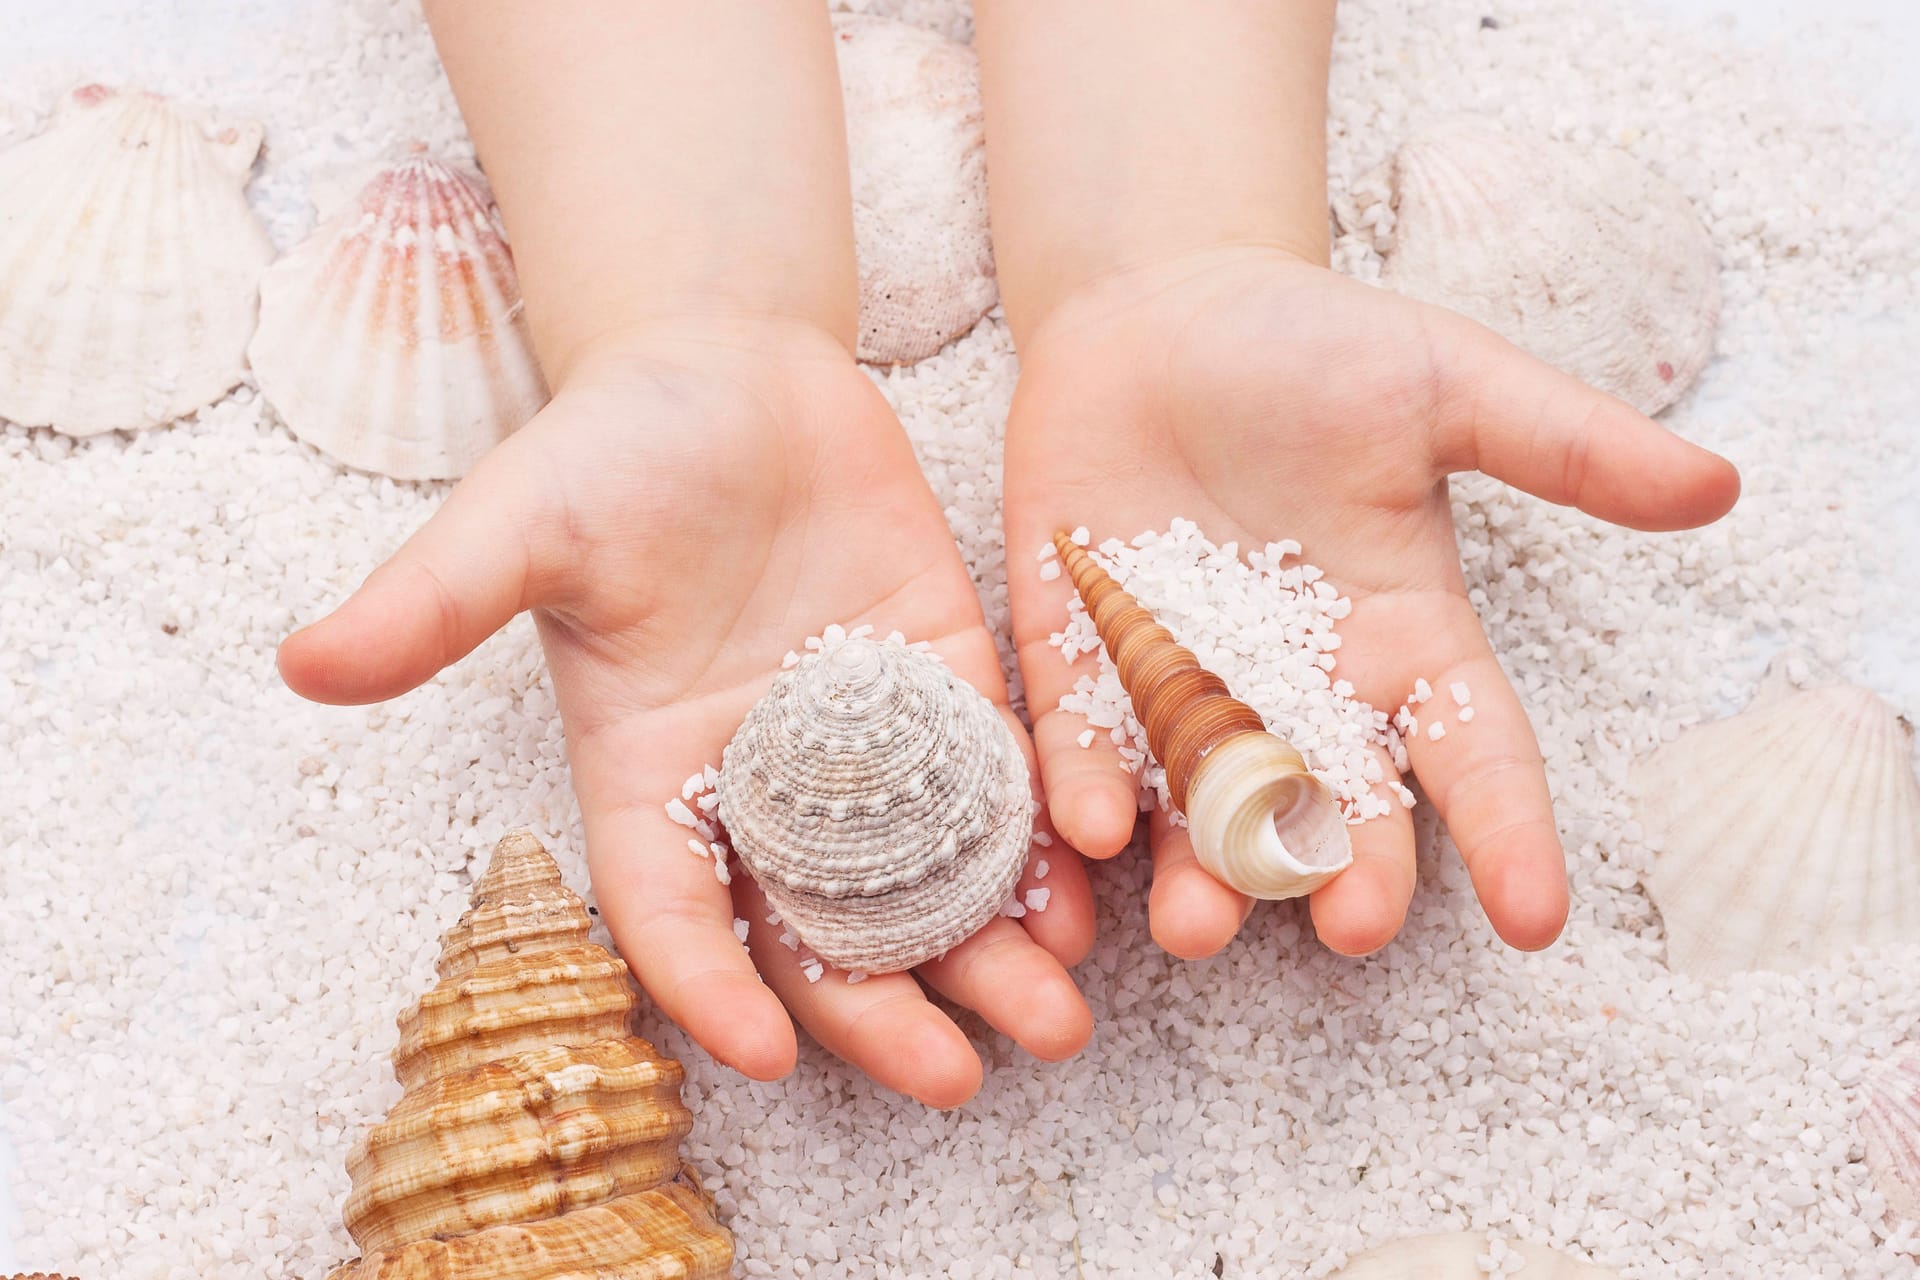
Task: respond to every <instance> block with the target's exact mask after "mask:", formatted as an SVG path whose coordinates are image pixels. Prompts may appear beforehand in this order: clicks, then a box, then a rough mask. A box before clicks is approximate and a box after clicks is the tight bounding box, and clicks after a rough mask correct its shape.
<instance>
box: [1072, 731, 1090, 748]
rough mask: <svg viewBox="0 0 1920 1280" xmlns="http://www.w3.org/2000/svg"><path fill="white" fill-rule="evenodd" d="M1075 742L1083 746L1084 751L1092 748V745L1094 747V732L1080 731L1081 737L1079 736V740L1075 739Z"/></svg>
mask: <svg viewBox="0 0 1920 1280" xmlns="http://www.w3.org/2000/svg"><path fill="white" fill-rule="evenodd" d="M1074 741H1075V742H1078V743H1079V744H1080V746H1081V747H1082V748H1083V749H1084V748H1086V747H1090V746H1092V745H1093V730H1091V729H1082V730H1081V731H1080V736H1079V737H1078V738H1075V739H1074Z"/></svg>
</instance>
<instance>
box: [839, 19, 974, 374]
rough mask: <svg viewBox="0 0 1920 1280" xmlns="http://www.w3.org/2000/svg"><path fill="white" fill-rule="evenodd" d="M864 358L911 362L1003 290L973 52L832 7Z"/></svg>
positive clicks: (956, 332) (963, 326) (965, 325)
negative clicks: (990, 221)
mask: <svg viewBox="0 0 1920 1280" xmlns="http://www.w3.org/2000/svg"><path fill="white" fill-rule="evenodd" d="M833 25H834V33H835V40H834V45H835V47H836V48H837V49H838V50H839V54H840V86H841V92H842V94H843V95H844V98H845V107H846V116H847V160H848V165H849V168H850V171H851V176H852V181H853V238H854V251H855V254H856V256H857V257H858V259H859V265H860V338H859V345H858V351H859V355H860V358H861V359H862V360H869V361H873V362H875V363H878V364H903V363H909V362H911V361H914V360H920V359H923V358H925V357H927V356H930V355H932V354H933V353H934V352H936V351H938V350H939V349H940V348H941V347H943V346H945V345H946V344H947V343H948V342H949V341H951V340H952V339H954V338H957V337H959V336H960V335H961V334H963V333H965V332H966V331H967V330H968V329H971V328H972V327H973V326H974V324H975V323H976V322H977V321H978V320H979V319H980V317H981V316H983V315H985V314H986V313H987V312H988V311H989V310H990V309H991V308H992V307H993V304H994V303H995V302H997V301H998V300H999V290H998V288H997V286H996V284H995V282H994V275H993V242H992V238H991V236H990V235H989V234H988V230H987V156H986V136H985V132H984V129H983V124H982V121H983V116H982V112H981V107H980V72H979V63H978V61H977V60H976V59H975V57H974V54H973V50H972V49H970V48H968V47H967V46H966V45H963V44H956V43H955V42H953V41H951V40H945V39H942V38H941V37H939V36H937V35H934V34H933V33H931V32H929V31H925V30H922V29H921V28H919V27H915V26H911V25H909V24H907V23H904V22H896V21H894V20H892V19H890V18H870V17H864V16H860V15H853V14H836V15H835V16H834V19H833Z"/></svg>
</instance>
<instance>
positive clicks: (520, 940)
mask: <svg viewBox="0 0 1920 1280" xmlns="http://www.w3.org/2000/svg"><path fill="white" fill-rule="evenodd" d="M589 925H590V921H589V920H588V917H587V911H586V907H585V906H584V905H583V904H582V903H581V901H580V899H579V898H578V897H576V896H575V895H574V894H573V893H571V892H570V891H569V890H568V889H567V888H566V887H565V886H564V885H562V884H561V882H560V870H559V868H558V867H557V866H555V865H554V862H553V859H552V858H551V857H549V856H548V855H547V852H546V850H545V849H543V848H541V847H540V843H539V841H537V840H535V839H534V838H533V837H532V836H531V835H529V834H527V833H526V832H516V833H514V834H512V835H509V836H508V837H507V838H506V839H504V840H502V841H501V842H500V845H499V847H498V848H496V849H495V850H494V854H493V861H492V862H491V863H490V864H489V865H488V867H487V870H486V874H485V875H483V876H482V877H481V878H480V880H479V881H478V883H476V884H475V885H474V890H473V900H472V906H471V907H470V908H469V909H468V911H467V913H466V914H465V915H464V916H462V917H461V918H460V922H459V923H458V924H456V925H455V926H454V927H453V928H452V929H451V930H450V931H449V932H448V933H447V935H446V937H445V939H444V941H443V943H442V947H441V952H440V962H439V966H438V968H439V974H440V983H439V985H438V986H436V987H435V988H434V989H433V990H432V991H431V992H429V993H428V994H427V995H426V996H425V997H423V998H422V999H421V1000H420V1001H419V1003H417V1004H416V1005H415V1006H413V1007H412V1008H410V1009H409V1010H407V1012H406V1013H405V1014H403V1015H402V1016H401V1019H400V1045H399V1047H398V1048H397V1049H396V1050H395V1052H394V1067H395V1071H396V1074H398V1075H399V1077H400V1079H401V1081H402V1082H403V1084H404V1085H405V1090H404V1092H403V1093H402V1095H401V1098H400V1101H399V1102H398V1103H396V1104H395V1105H394V1108H393V1110H392V1111H391V1112H389V1113H388V1115H387V1118H386V1119H385V1120H383V1121H381V1122H380V1123H379V1124H377V1125H375V1126H374V1127H373V1129H372V1130H371V1131H370V1132H369V1133H368V1134H367V1135H366V1136H365V1137H364V1138H362V1139H361V1140H360V1141H359V1142H358V1143H357V1144H356V1145H355V1146H354V1148H353V1151H352V1153H351V1154H350V1155H349V1156H348V1157H347V1172H348V1174H349V1175H350V1176H351V1177H352V1180H353V1192H352V1194H351V1195H350V1196H349V1197H348V1199H347V1205H346V1213H345V1218H346V1225H347V1231H348V1233H349V1234H350V1235H352V1236H353V1239H354V1242H355V1243H356V1244H358V1245H359V1246H360V1248H361V1249H362V1250H364V1251H365V1252H364V1256H363V1257H360V1258H357V1259H355V1260H353V1261H352V1262H349V1263H346V1264H344V1265H343V1266H341V1267H339V1268H337V1269H336V1270H335V1271H334V1272H333V1273H332V1275H331V1276H330V1277H329V1280H556V1278H558V1277H573V1276H587V1275H607V1276H614V1275H623V1276H624V1275H632V1276H658V1277H669V1276H671V1277H676V1278H678V1280H715V1278H717V1277H721V1276H726V1275H728V1274H730V1272H731V1268H732V1263H733V1241H732V1237H731V1236H730V1235H729V1234H728V1233H727V1230H726V1228H724V1227H722V1226H721V1225H720V1224H719V1223H718V1222H717V1221H715V1219H714V1217H713V1206H712V1203H711V1202H710V1201H709V1200H708V1198H707V1197H706V1195H705V1193H704V1192H703V1191H702V1190H701V1189H700V1184H699V1182H698V1180H697V1179H695V1177H694V1176H693V1174H692V1172H691V1170H689V1169H687V1168H686V1167H685V1165H684V1164H683V1163H682V1161H681V1157H680V1141H681V1139H682V1138H684V1137H685V1136H686V1134H687V1132H688V1131H689V1130H690V1129H691V1128H692V1125H693V1117H692V1115H691V1114H690V1113H689V1112H688V1111H687V1108H686V1107H685V1106H684V1105H682V1103H681V1101H680V1085H681V1081H682V1079H683V1078H684V1074H685V1073H684V1072H683V1071H682V1069H681V1067H680V1064H679V1063H677V1062H675V1061H673V1060H672V1059H671V1058H668V1057H665V1056H663V1055H662V1054H661V1053H660V1052H659V1050H657V1049H655V1048H654V1047H653V1046H652V1045H651V1044H649V1043H647V1042H646V1041H645V1040H642V1039H639V1038H638V1037H636V1036H633V1035H632V1034H630V1029H629V1026H628V1023H629V1020H630V1018H631V1015H632V1012H633V1009H634V1007H635V1005H636V1004H637V1002H638V1001H637V997H636V996H635V994H634V991H633V988H632V986H631V984H630V983H629V981H628V978H627V969H626V966H625V965H624V964H622V963H621V962H620V961H619V960H618V959H616V958H615V957H613V956H612V955H610V954H609V953H608V952H607V951H606V950H605V949H604V948H601V947H599V946H596V945H594V944H593V943H591V942H589V941H587V933H588V929H589Z"/></svg>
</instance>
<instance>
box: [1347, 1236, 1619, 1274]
mask: <svg viewBox="0 0 1920 1280" xmlns="http://www.w3.org/2000/svg"><path fill="white" fill-rule="evenodd" d="M1488 1248H1489V1246H1488V1243H1487V1237H1486V1236H1485V1234H1483V1233H1480V1232H1472V1231H1463V1232H1460V1233H1458V1234H1449V1235H1430V1236H1410V1237H1408V1238H1407V1239H1404V1240H1396V1241H1394V1242H1393V1243H1392V1244H1386V1245H1381V1246H1380V1247H1379V1248H1377V1249H1369V1250H1368V1251H1367V1252H1365V1253H1363V1254H1361V1255H1360V1256H1359V1257H1357V1258H1355V1259H1354V1260H1353V1261H1351V1262H1349V1263H1348V1264H1347V1265H1346V1266H1345V1267H1343V1268H1342V1269H1340V1270H1339V1271H1336V1272H1334V1273H1333V1280H1487V1270H1486V1268H1485V1267H1483V1266H1482V1265H1481V1264H1480V1259H1481V1258H1482V1257H1484V1256H1486V1254H1487V1252H1488ZM1507 1256H1509V1257H1515V1256H1517V1257H1519V1258H1520V1259H1521V1261H1522V1263H1523V1265H1522V1266H1521V1268H1520V1270H1519V1271H1517V1272H1504V1273H1503V1272H1498V1271H1496V1272H1495V1273H1494V1274H1496V1275H1499V1274H1508V1275H1514V1276H1518V1277H1520V1280H1619V1277H1618V1276H1617V1275H1615V1273H1614V1272H1611V1271H1608V1270H1606V1269H1604V1268H1602V1267H1596V1266H1594V1265H1593V1264H1592V1263H1590V1262H1582V1261H1581V1260H1580V1259H1578V1258H1574V1257H1570V1256H1569V1255H1567V1254H1564V1253H1560V1252H1558V1251H1556V1250H1553V1249H1547V1248H1543V1247H1541V1246H1540V1245H1535V1244H1513V1245H1509V1246H1507Z"/></svg>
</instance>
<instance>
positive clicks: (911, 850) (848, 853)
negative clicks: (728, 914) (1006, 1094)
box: [719, 638, 1033, 973]
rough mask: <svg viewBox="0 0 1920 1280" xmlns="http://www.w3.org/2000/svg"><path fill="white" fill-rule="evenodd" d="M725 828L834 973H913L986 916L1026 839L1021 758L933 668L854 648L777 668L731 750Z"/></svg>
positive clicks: (853, 643) (724, 772) (860, 645)
mask: <svg viewBox="0 0 1920 1280" xmlns="http://www.w3.org/2000/svg"><path fill="white" fill-rule="evenodd" d="M719 792H720V819H721V821H722V822H723V823H725V824H726V828H727V836H728V839H729V840H730V841H731V842H732V845H733V849H734V852H736V853H738V854H739V855H740V859H741V861H742V862H743V863H745V865H746V867H747V870H748V871H749V872H751V873H752V875H753V878H754V879H755V880H756V881H758V882H759V885H760V888H761V889H762V890H763V891H764V892H765V893H766V895H767V900H768V901H769V902H771V903H772V904H773V906H774V909H775V910H777V911H778V912H779V913H780V916H781V918H782V919H783V920H785V921H786V922H787V924H788V925H789V926H791V927H792V929H793V931H794V932H795V934H797V935H798V936H799V937H800V939H801V940H802V941H804V942H805V943H806V944H807V945H808V946H810V947H812V948H813V950H814V951H815V952H816V953H817V954H818V955H819V956H820V957H821V958H822V959H824V960H826V961H827V962H828V963H829V964H834V965H838V966H840V967H841V968H844V969H848V970H856V971H860V972H864V973H891V972H895V971H898V970H901V969H910V968H912V967H913V966H914V965H917V964H920V963H922V962H924V961H926V960H930V959H932V958H933V957H934V956H937V955H939V954H941V953H942V952H945V951H946V950H948V949H949V948H950V947H952V946H953V945H954V944H955V943H957V942H960V941H961V940H962V939H964V938H966V937H968V936H970V935H971V934H973V933H974V932H976V931H977V930H978V929H979V928H980V927H981V926H982V925H984V924H986V923H987V922H988V921H989V920H991V919H992V918H993V917H994V915H995V914H996V913H997V912H998V911H999V909H1000V907H1001V906H1002V905H1003V904H1004V903H1005V902H1006V901H1007V898H1008V895H1009V894H1011V893H1012V891H1013V886H1014V883H1015V881H1017V880H1018V879H1019V877H1020V871H1021V868H1022V867H1023V866H1024V865H1025V863H1026V856H1027V847H1028V845H1029V843H1030V841H1031V839H1032V835H1033V801H1032V792H1031V790H1030V787H1029V783H1028V777H1027V762H1026V757H1025V756H1024V755H1022V754H1021V750H1020V744H1019V742H1018V741H1017V740H1016V739H1015V738H1014V736H1013V732H1012V730H1010V729H1009V728H1008V727H1007V722H1006V721H1005V720H1004V719H1003V718H1002V717H1001V715H1000V713H999V711H998V710H997V709H996V708H995V707H994V705H993V704H992V703H991V702H989V701H987V699H986V698H984V697H982V696H981V695H980V694H979V693H978V692H977V691H975V690H974V689H973V688H972V687H970V686H969V685H967V684H966V683H965V682H964V681H962V680H960V679H959V678H958V677H956V676H955V675H954V674H953V673H952V672H951V671H949V670H947V668H946V667H945V666H944V665H942V664H941V663H940V662H939V661H938V660H937V659H935V658H933V657H931V656H929V655H927V654H925V653H922V652H920V651H918V650H915V649H912V648H910V647H908V646H906V645H902V644H897V643H893V642H890V641H879V640H869V639H862V638H854V639H848V640H845V641H842V642H840V643H839V644H837V645H833V644H830V645H828V646H827V647H825V648H823V649H822V650H821V651H819V652H817V653H812V654H809V655H807V656H806V657H805V658H802V659H801V660H800V662H799V663H798V664H796V665H795V666H793V667H792V668H790V669H789V670H787V671H785V672H782V673H781V675H780V676H779V678H778V679H776V680H775V681H774V684H773V687H772V688H771V689H770V690H768V692H767V694H766V696H765V697H763V698H762V699H761V700H760V701H759V702H758V703H756V704H755V705H754V707H753V710H752V711H751V712H749V713H748V715H747V718H746V720H745V721H744V722H743V723H742V724H741V726H740V729H739V731H738V732H737V733H735V734H734V737H733V741H731V742H730V743H728V744H727V749H726V752H725V754H724V755H723V757H722V763H721V769H720V784H719Z"/></svg>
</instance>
